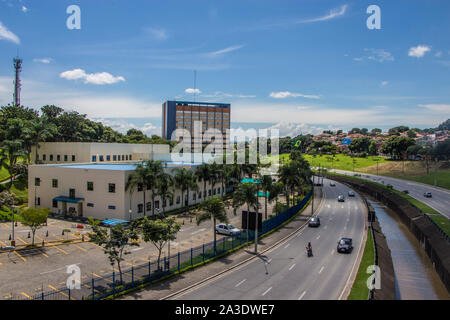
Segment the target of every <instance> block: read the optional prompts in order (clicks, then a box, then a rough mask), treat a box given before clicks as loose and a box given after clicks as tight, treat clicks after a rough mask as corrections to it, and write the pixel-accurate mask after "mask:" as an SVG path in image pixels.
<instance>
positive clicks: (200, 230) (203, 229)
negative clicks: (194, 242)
mask: <svg viewBox="0 0 450 320" xmlns="http://www.w3.org/2000/svg"><path fill="white" fill-rule="evenodd" d="M205 230H206V229H205V228H202V229H199V230H197V231H194V232H191V235H194V234H197V233H199V232H203V231H205Z"/></svg>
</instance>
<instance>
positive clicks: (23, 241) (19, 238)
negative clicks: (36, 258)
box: [17, 237, 28, 244]
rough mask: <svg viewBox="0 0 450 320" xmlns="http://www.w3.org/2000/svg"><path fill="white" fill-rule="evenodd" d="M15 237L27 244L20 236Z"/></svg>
mask: <svg viewBox="0 0 450 320" xmlns="http://www.w3.org/2000/svg"><path fill="white" fill-rule="evenodd" d="M17 239H19V240H20V241H22V243H23V244H28V242H25V241H24V240H22V238H20V237H17Z"/></svg>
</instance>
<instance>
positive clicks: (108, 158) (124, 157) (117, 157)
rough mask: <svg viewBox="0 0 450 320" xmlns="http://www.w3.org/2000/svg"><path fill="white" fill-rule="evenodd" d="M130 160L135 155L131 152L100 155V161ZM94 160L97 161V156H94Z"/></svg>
mask: <svg viewBox="0 0 450 320" xmlns="http://www.w3.org/2000/svg"><path fill="white" fill-rule="evenodd" d="M111 159H112V161H129V160H133V155H131V154H113V155H109V154H108V155H106V156H104V155H99V156H98V161H100V162H103V161H111ZM92 162H97V156H92Z"/></svg>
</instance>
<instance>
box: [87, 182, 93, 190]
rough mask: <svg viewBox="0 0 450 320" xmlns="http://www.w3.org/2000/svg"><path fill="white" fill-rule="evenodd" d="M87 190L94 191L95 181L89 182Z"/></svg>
mask: <svg viewBox="0 0 450 320" xmlns="http://www.w3.org/2000/svg"><path fill="white" fill-rule="evenodd" d="M87 191H94V182H92V181H88V182H87Z"/></svg>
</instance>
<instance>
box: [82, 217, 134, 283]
mask: <svg viewBox="0 0 450 320" xmlns="http://www.w3.org/2000/svg"><path fill="white" fill-rule="evenodd" d="M89 224H90V225H91V227H92V232H91V233H89V238H90V239H91V241H93V242H94V243H96V244H97V245H99V246H101V247H103V252H104V253H105V254H107V255H108V259H109V262H110V264H111V266H114V265H115V264H117V268H118V269H119V275H120V283H122V282H123V279H122V267H121V263H122V261H124V260H125V259H124V256H125V255H128V254H130V253H131V252H130V251H128V248H129V247H134V246H139V244H138V243H137V240H138V239H139V236H138V233H137V225H136V224H134V223H131V224H130V225H129V226H127V227H124V226H123V225H122V224H117V225H115V226H112V227H111V228H110V230H109V233H108V230H107V229H106V228H104V227H100V222H99V221H94V219H92V217H89Z"/></svg>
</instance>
